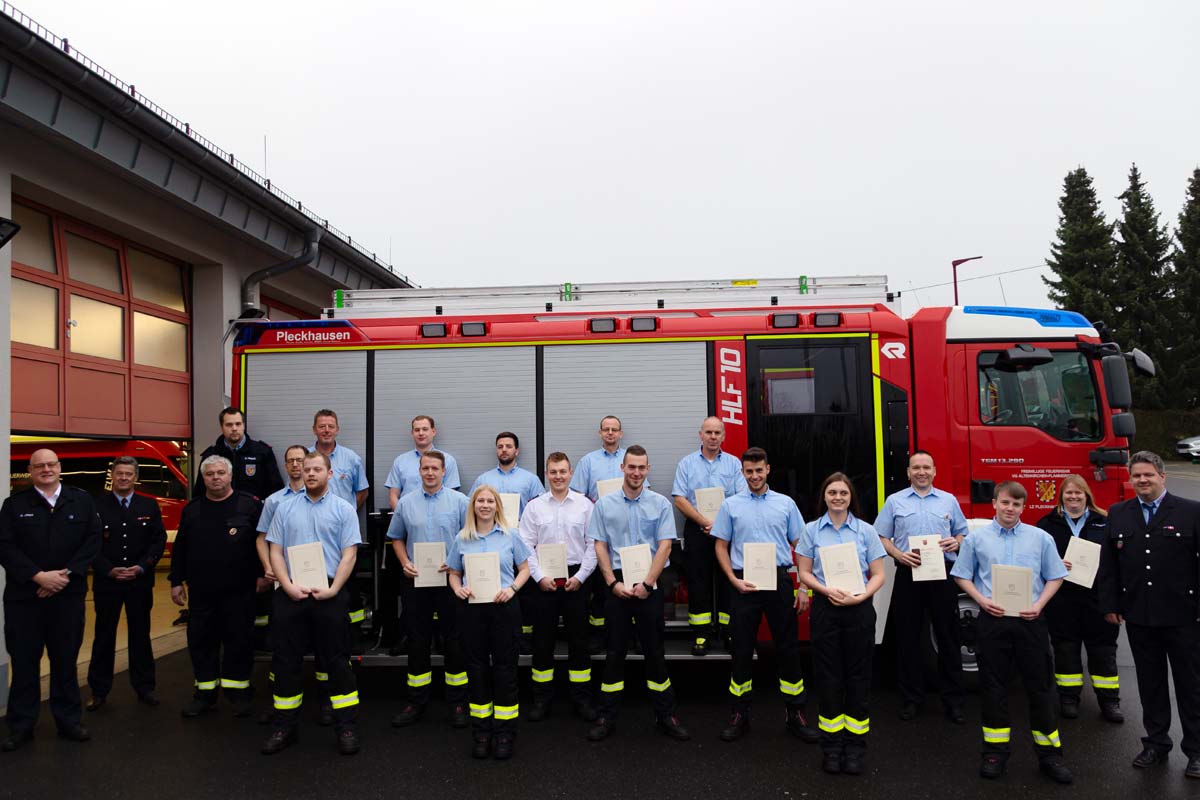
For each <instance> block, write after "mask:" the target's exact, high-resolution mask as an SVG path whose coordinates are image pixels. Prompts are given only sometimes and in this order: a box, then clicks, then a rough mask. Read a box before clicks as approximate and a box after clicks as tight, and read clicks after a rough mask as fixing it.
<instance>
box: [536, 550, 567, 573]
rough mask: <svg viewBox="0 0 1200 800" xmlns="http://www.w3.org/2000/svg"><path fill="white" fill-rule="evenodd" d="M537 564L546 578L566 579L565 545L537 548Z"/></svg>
mask: <svg viewBox="0 0 1200 800" xmlns="http://www.w3.org/2000/svg"><path fill="white" fill-rule="evenodd" d="M537 555H538V564H540V565H541V567H542V572H543V573H545V575H546V577H547V578H553V579H554V580H558V579H560V578H561V579H562V580H564V581H565V580H566V579H567V546H566V545H565V544H550V543H549V542H547V543H544V544H539V545H538V546H537Z"/></svg>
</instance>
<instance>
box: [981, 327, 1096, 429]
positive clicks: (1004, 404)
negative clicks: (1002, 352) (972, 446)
mask: <svg viewBox="0 0 1200 800" xmlns="http://www.w3.org/2000/svg"><path fill="white" fill-rule="evenodd" d="M997 355H998V353H994V352H993V353H980V356H979V417H980V421H981V422H982V423H983V424H984V425H1007V426H1023V427H1032V428H1038V429H1039V430H1042V431H1045V432H1046V433H1047V434H1049V435H1050V436H1053V437H1054V438H1056V439H1062V440H1064V441H1097V440H1099V439H1100V437H1101V434H1102V433H1103V431H1102V430H1101V427H1100V408H1099V403H1098V401H1097V394H1096V382H1095V380H1094V378H1093V376H1092V371H1091V366H1090V363H1089V361H1088V359H1087V358H1086V357H1085V356H1084V355H1083V354H1082V353H1080V352H1077V351H1073V350H1071V351H1067V350H1060V351H1056V352H1054V360H1053V361H1051V362H1050V363H1048V364H1041V365H1039V366H1036V367H1033V368H1031V369H1025V370H1020V371H1011V370H1005V369H1001V368H999V367H997V366H996V365H995V364H996V356H997Z"/></svg>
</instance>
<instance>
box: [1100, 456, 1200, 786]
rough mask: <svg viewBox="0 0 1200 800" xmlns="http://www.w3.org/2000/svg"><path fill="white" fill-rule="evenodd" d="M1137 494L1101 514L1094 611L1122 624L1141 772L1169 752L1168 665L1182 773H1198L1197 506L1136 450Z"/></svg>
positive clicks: (1132, 465)
mask: <svg viewBox="0 0 1200 800" xmlns="http://www.w3.org/2000/svg"><path fill="white" fill-rule="evenodd" d="M1129 479H1130V481H1131V482H1132V483H1133V489H1134V491H1135V492H1137V497H1136V498H1134V499H1132V500H1126V501H1125V502H1123V503H1117V504H1116V505H1115V506H1113V507H1112V508H1111V509H1109V512H1108V541H1107V542H1106V543H1105V545H1104V550H1102V551H1101V555H1100V575H1099V577H1098V578H1097V582H1098V584H1099V587H1100V610H1101V611H1103V612H1104V614H1105V619H1107V620H1108V621H1109V622H1111V623H1121V622H1125V623H1128V624H1127V631H1128V633H1129V649H1130V650H1131V651H1133V663H1134V666H1135V667H1136V668H1137V683H1138V694H1139V695H1141V700H1142V724H1143V725H1144V726H1145V728H1146V735H1145V736H1144V737H1142V752H1140V753H1138V755H1137V756H1136V757H1135V758H1134V759H1133V766H1135V767H1138V768H1140V769H1143V768H1146V767H1151V766H1154V765H1155V764H1161V763H1166V761H1167V754H1168V753H1169V752H1170V751H1171V746H1172V743H1171V736H1170V733H1169V732H1170V730H1171V695H1170V691H1169V689H1168V687H1167V663H1168V662H1170V665H1171V676H1172V677H1173V678H1174V679H1175V700H1176V703H1177V705H1178V707H1179V720H1180V723H1181V724H1182V726H1183V741H1182V743H1181V746H1182V749H1183V752H1184V754H1185V755H1187V758H1188V764H1187V769H1186V770H1185V771H1184V774H1185V775H1186V776H1187V777H1189V778H1200V605H1198V603H1200V503H1197V502H1194V501H1192V500H1185V499H1184V498H1182V497H1176V496H1175V495H1173V494H1169V493H1168V492H1167V488H1166V487H1167V475H1166V468H1165V467H1164V466H1163V462H1162V459H1161V458H1159V456H1158V455H1156V454H1155V453H1151V452H1150V451H1148V450H1143V451H1141V452H1139V453H1134V454H1133V455H1132V456H1131V457H1130V459H1129Z"/></svg>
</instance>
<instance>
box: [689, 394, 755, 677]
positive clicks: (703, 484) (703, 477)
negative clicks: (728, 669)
mask: <svg viewBox="0 0 1200 800" xmlns="http://www.w3.org/2000/svg"><path fill="white" fill-rule="evenodd" d="M724 441H725V423H724V422H722V421H721V420H720V419H719V418H718V417H707V418H705V420H704V422H702V423H700V449H699V450H696V451H694V452H692V453H690V454H688V455H687V456H684V458H683V460H681V461H680V462H679V466H677V467H676V468H675V484H674V485H673V486H672V487H671V496H672V500H673V501H674V502H675V507H676V508H677V509H679V513H681V514H683V520H684V521H683V557H684V563H685V566H686V567H687V580H688V623H689V624H690V625H691V629H692V636H693V643H692V655H694V656H703V655H708V646H709V645H708V640H709V637H710V636H712V633H713V630H714V629H713V579H714V578H716V586H717V591H716V597H717V603H716V605H717V606H718V609H717V611H718V613H717V621H718V623H719V628H718V629H717V630H718V631H719V635H720V636H721V638H722V639H723V640H726V641H727V640H728V638H729V637H728V631H729V606H730V597H729V583H728V582H727V581H726V580H725V577H724V576H723V575H720V574H717V571H716V570H715V569H714V566H715V565H716V554H715V551H714V549H713V548H714V544H713V537H712V535H711V532H712V526H713V519H712V517H710V516H705V514H703V513H702V512H701V511H700V510H699V509H698V508H697V507H696V490H697V489H720V490H722V492H724V495H725V497H732V496H733V495H735V494H737V493H738V492H740V491H742V490H744V489H745V488H746V479H745V478H743V477H742V465H741V462H739V461H738V460H737V459H736V458H734V457H733V456H731V455H729V454H728V453H725V452H722V450H721V445H722V443H724Z"/></svg>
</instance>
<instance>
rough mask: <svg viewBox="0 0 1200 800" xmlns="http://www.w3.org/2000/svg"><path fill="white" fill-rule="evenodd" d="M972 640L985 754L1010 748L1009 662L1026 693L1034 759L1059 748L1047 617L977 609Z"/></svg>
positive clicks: (1051, 754)
mask: <svg viewBox="0 0 1200 800" xmlns="http://www.w3.org/2000/svg"><path fill="white" fill-rule="evenodd" d="M975 646H976V653H977V654H978V657H979V690H980V695H981V697H980V704H981V706H982V716H983V753H984V755H996V756H999V757H1000V758H1001V759H1007V758H1008V756H1009V754H1010V753H1011V752H1012V742H1011V740H1012V727H1011V725H1010V723H1009V717H1008V685H1009V681H1010V680H1011V676H1012V674H1013V671H1014V668H1015V670H1016V672H1017V673H1018V674H1020V676H1021V683H1022V684H1023V685H1024V687H1025V694H1026V695H1027V696H1028V698H1029V726H1030V728H1031V731H1030V733H1031V734H1032V735H1033V750H1034V753H1036V754H1037V757H1038V760H1039V761H1044V760H1046V759H1049V758H1054V757H1056V756H1058V755H1059V754H1061V753H1062V741H1061V740H1060V739H1059V735H1058V724H1057V722H1056V717H1057V711H1056V709H1055V705H1054V700H1055V693H1054V678H1053V674H1054V670H1053V667H1052V666H1051V661H1050V642H1049V638H1048V634H1047V625H1046V621H1045V620H1044V619H1035V620H1024V619H1021V618H1019V617H993V616H992V615H991V614H986V613H981V614H980V615H979V619H978V622H977V623H976V645H975Z"/></svg>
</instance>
